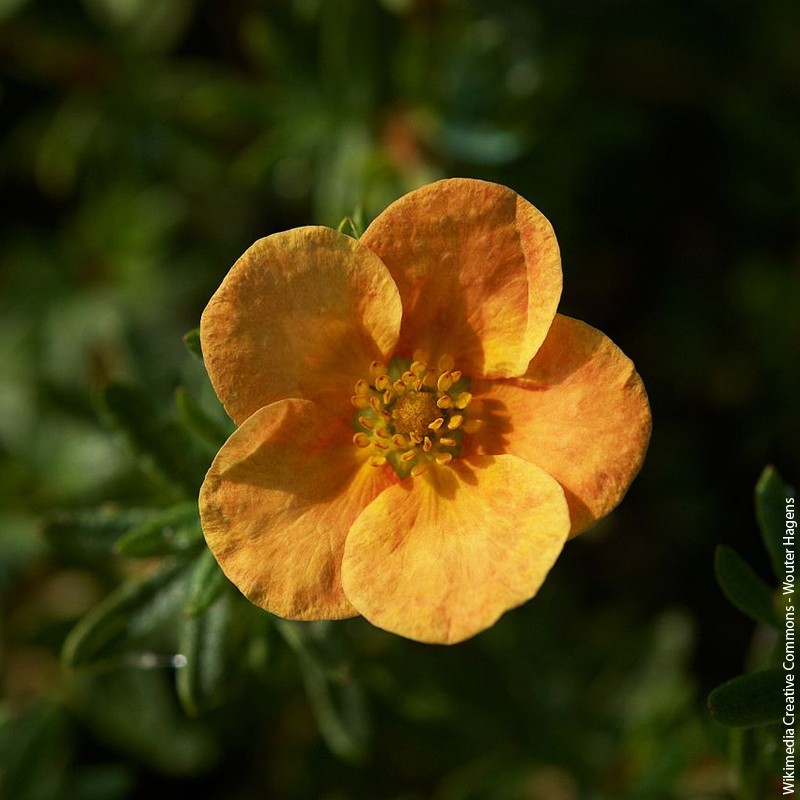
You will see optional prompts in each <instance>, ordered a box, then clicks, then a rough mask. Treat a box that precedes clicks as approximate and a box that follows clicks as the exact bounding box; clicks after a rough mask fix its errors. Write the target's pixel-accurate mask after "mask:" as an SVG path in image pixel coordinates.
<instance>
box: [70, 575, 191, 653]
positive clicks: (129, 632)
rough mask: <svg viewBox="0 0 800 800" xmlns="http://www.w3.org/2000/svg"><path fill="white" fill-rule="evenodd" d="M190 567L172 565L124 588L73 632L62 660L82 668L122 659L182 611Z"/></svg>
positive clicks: (98, 607) (123, 585)
mask: <svg viewBox="0 0 800 800" xmlns="http://www.w3.org/2000/svg"><path fill="white" fill-rule="evenodd" d="M185 574H186V567H185V565H183V564H180V565H174V564H173V565H169V566H167V567H163V568H162V569H161V570H159V571H158V572H156V573H155V574H153V575H149V576H148V577H146V578H136V579H131V580H129V581H127V582H126V583H124V584H122V585H121V586H120V587H118V588H117V589H116V590H114V591H113V592H112V593H111V594H109V595H108V596H107V597H106V598H105V599H104V600H103V601H102V602H101V603H99V604H98V605H96V606H95V607H94V608H93V609H92V610H91V611H89V612H88V613H87V614H86V615H85V616H84V617H83V618H82V619H81V620H80V622H78V624H77V625H76V626H75V627H74V628H73V629H72V631H70V633H69V635H68V636H67V639H66V641H65V642H64V648H63V650H62V660H63V661H64V663H65V664H66V665H67V666H70V667H81V666H86V665H88V664H92V663H95V662H98V661H101V660H104V659H109V658H111V659H113V658H114V657H115V656H116V657H118V658H119V657H120V655H121V653H123V652H124V651H125V650H126V649H129V648H131V646H132V645H138V644H140V643H141V642H142V641H143V639H144V638H145V637H146V636H147V634H149V633H151V632H153V631H154V630H155V629H157V628H158V627H159V626H160V625H161V624H163V623H164V622H165V621H166V620H168V619H169V618H170V617H171V616H173V615H174V614H175V612H176V610H177V609H178V608H179V606H180V603H181V601H182V600H183V598H184V595H185V591H186V588H185V580H184V579H185Z"/></svg>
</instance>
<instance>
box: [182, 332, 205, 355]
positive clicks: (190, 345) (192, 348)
mask: <svg viewBox="0 0 800 800" xmlns="http://www.w3.org/2000/svg"><path fill="white" fill-rule="evenodd" d="M183 343H184V344H185V345H186V349H187V350H188V351H189V352H190V353H191V354H192V355H193V356H194V357H195V358H198V359H200V361H202V360H203V349H202V347H201V346H200V328H192V329H191V330H190V331H187V332H186V333H184V334H183Z"/></svg>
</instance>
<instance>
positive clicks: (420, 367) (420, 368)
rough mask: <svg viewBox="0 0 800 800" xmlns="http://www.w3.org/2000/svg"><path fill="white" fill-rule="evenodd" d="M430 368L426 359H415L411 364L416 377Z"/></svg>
mask: <svg viewBox="0 0 800 800" xmlns="http://www.w3.org/2000/svg"><path fill="white" fill-rule="evenodd" d="M427 369H428V365H427V364H426V363H425V362H424V361H414V362H413V363H412V364H411V367H410V370H411V372H412V373H414V376H415V377H419V376H420V375H422V374H423V373H424V372H425V371H426V370H427Z"/></svg>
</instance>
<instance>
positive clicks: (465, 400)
mask: <svg viewBox="0 0 800 800" xmlns="http://www.w3.org/2000/svg"><path fill="white" fill-rule="evenodd" d="M471 400H472V395H471V394H470V393H469V392H461V394H460V395H459V396H458V397H456V402H455V406H456V408H466V407H467V406H468V405H469V404H470V402H471Z"/></svg>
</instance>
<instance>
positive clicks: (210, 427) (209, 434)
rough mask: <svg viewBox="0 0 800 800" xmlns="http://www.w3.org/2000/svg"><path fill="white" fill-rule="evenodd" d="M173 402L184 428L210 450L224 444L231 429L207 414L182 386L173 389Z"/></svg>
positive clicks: (214, 449)
mask: <svg viewBox="0 0 800 800" xmlns="http://www.w3.org/2000/svg"><path fill="white" fill-rule="evenodd" d="M175 402H176V404H177V406H178V415H179V416H180V419H181V422H183V424H184V425H185V426H186V429H187V430H188V431H190V432H191V433H193V434H194V435H195V436H196V437H197V438H198V439H199V440H200V441H201V442H202V443H203V444H205V445H207V446H208V447H209V448H210V449H211V451H212V452H216V451H217V450H219V448H220V447H222V445H223V444H225V440H226V439H227V438H228V437H229V436H230V435H231V431H230V430H227V429H226V428H225V426H224V425H222V424H221V423H220V422H218V421H217V420H216V419H214V418H213V417H212V416H211V415H210V414H208V413H207V412H206V411H205V409H203V407H202V406H201V405H200V404H199V403H198V402H197V401H196V400H195V399H194V398H193V397H192V396H191V395H190V394H188V393H187V392H186V390H185V389H184V388H183V387H178V388H177V389H176V390H175Z"/></svg>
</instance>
